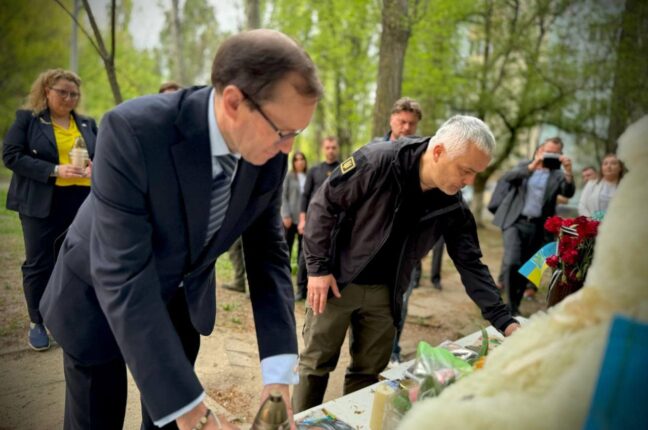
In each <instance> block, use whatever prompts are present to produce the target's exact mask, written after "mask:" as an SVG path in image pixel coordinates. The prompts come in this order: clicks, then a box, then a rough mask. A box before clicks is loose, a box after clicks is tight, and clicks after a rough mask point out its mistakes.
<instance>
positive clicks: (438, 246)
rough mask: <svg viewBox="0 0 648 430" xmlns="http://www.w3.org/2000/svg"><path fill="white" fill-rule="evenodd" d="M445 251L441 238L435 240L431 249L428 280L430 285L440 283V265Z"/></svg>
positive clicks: (443, 241)
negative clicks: (430, 282) (430, 265)
mask: <svg viewBox="0 0 648 430" xmlns="http://www.w3.org/2000/svg"><path fill="white" fill-rule="evenodd" d="M444 249H445V240H443V236H441V237H440V238H439V240H437V242H436V243H435V244H434V246H433V247H432V267H431V270H430V280H431V281H432V284H435V285H436V284H438V283H440V282H441V263H442V262H443V250H444Z"/></svg>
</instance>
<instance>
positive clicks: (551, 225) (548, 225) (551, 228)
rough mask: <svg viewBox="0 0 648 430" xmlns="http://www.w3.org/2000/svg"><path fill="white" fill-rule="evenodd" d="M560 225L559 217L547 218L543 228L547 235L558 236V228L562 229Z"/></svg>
mask: <svg viewBox="0 0 648 430" xmlns="http://www.w3.org/2000/svg"><path fill="white" fill-rule="evenodd" d="M562 225H563V222H562V218H560V217H559V216H552V217H549V218H547V220H546V221H545V225H544V228H545V230H547V231H548V232H549V233H552V234H558V232H559V231H560V227H562Z"/></svg>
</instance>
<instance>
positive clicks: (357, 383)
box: [293, 116, 519, 412]
mask: <svg viewBox="0 0 648 430" xmlns="http://www.w3.org/2000/svg"><path fill="white" fill-rule="evenodd" d="M494 145H495V139H494V138H493V135H492V133H491V132H490V130H489V129H488V127H487V126H486V124H484V123H483V122H482V121H481V120H479V119H477V118H473V117H467V116H455V117H453V118H451V119H449V120H448V121H447V122H446V123H445V124H443V126H441V128H440V129H439V130H438V131H437V133H436V135H435V136H433V137H432V138H415V139H408V138H404V139H401V140H399V141H396V142H376V143H372V144H370V145H366V146H364V147H363V148H361V149H360V150H358V151H357V152H355V153H354V154H353V156H351V157H350V158H348V159H347V160H345V161H344V162H342V163H341V164H340V166H339V168H338V169H336V170H335V171H334V172H333V174H332V175H331V177H330V178H329V180H328V181H326V182H325V183H324V184H323V185H322V187H321V188H320V190H319V191H318V192H317V193H316V195H315V197H314V198H313V200H312V201H311V204H310V206H309V211H308V216H307V223H306V230H305V235H304V251H305V255H306V263H307V267H308V275H309V276H308V298H307V300H308V302H307V303H308V307H307V311H306V320H305V323H304V329H303V336H304V342H305V345H304V348H303V350H302V352H301V354H300V360H299V373H300V382H299V385H297V386H296V387H295V391H294V394H293V406H294V409H295V412H298V411H302V410H305V409H308V408H310V407H313V406H315V405H318V404H320V403H321V402H322V400H323V397H324V393H325V391H326V385H327V383H328V375H329V373H330V372H331V371H332V370H334V369H335V367H336V365H337V360H338V358H339V354H340V348H341V346H342V343H343V341H344V338H345V335H346V331H347V329H348V327H349V326H350V327H351V337H350V351H351V363H350V365H349V367H348V368H347V372H346V376H345V382H344V394H348V393H350V392H353V391H356V390H359V389H361V388H364V387H366V386H368V385H371V384H373V383H375V382H376V381H377V380H378V374H379V372H381V371H382V370H383V369H384V368H385V366H386V365H387V363H388V361H389V357H390V353H391V347H392V342H393V340H394V334H395V326H396V325H397V324H398V323H399V320H400V318H401V305H402V300H403V293H404V292H405V291H404V290H405V288H406V286H407V285H408V283H409V278H410V277H411V274H412V269H413V268H414V266H415V265H416V263H417V262H418V261H419V260H420V259H421V258H422V257H423V256H425V255H426V254H427V252H428V251H429V250H430V249H431V248H432V246H433V245H434V244H435V243H436V241H437V240H438V238H439V237H440V236H441V235H443V236H444V238H445V241H446V244H447V247H448V254H449V255H450V257H451V258H452V259H453V261H454V263H455V265H456V266H457V269H458V270H459V273H460V275H461V280H462V282H463V284H464V286H465V288H466V291H467V293H468V294H469V295H470V297H471V298H472V299H473V300H474V301H475V303H477V305H478V306H479V307H480V309H481V311H482V315H483V316H484V317H485V318H486V319H488V320H489V321H490V322H491V323H492V324H493V325H494V326H495V327H496V328H497V329H498V330H500V331H501V332H503V333H504V334H505V335H509V334H511V333H512V332H513V331H514V330H515V329H516V328H518V327H519V325H518V323H517V321H515V320H514V319H513V318H512V317H511V314H510V312H509V311H508V309H507V307H506V305H504V303H503V302H502V300H501V298H500V296H499V293H498V292H497V289H496V288H495V284H494V282H493V279H492V278H491V276H490V273H489V271H488V268H487V267H486V266H485V265H484V264H482V263H481V261H480V258H481V251H480V248H479V242H478V239H477V230H476V225H475V221H474V218H473V216H472V214H471V213H470V210H469V209H468V208H467V206H466V205H465V203H464V202H463V201H462V198H461V193H460V192H459V191H460V190H461V188H462V187H464V186H465V185H468V184H471V183H473V181H474V179H475V175H476V174H477V173H479V172H481V171H483V170H484V169H485V168H486V166H487V165H488V163H489V161H490V159H491V153H492V151H493V147H494ZM330 294H332V296H333V297H332V298H331V300H330V301H329V295H330Z"/></svg>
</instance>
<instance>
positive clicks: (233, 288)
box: [223, 284, 245, 293]
mask: <svg viewBox="0 0 648 430" xmlns="http://www.w3.org/2000/svg"><path fill="white" fill-rule="evenodd" d="M223 288H225V289H226V290H230V291H236V292H237V293H244V292H245V285H233V284H223Z"/></svg>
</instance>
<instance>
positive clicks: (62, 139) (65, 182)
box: [52, 115, 90, 187]
mask: <svg viewBox="0 0 648 430" xmlns="http://www.w3.org/2000/svg"><path fill="white" fill-rule="evenodd" d="M52 126H53V127H54V138H55V139H56V149H57V150H58V155H59V164H70V151H71V150H72V146H74V141H75V140H76V138H77V137H81V132H80V131H79V129H78V128H77V125H76V122H74V117H73V116H72V115H70V125H69V127H68V128H63V127H61V126H60V125H58V124H57V123H55V122H54V121H52ZM56 185H57V186H59V187H68V186H70V185H81V186H86V187H89V186H90V178H60V177H57V178H56Z"/></svg>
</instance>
